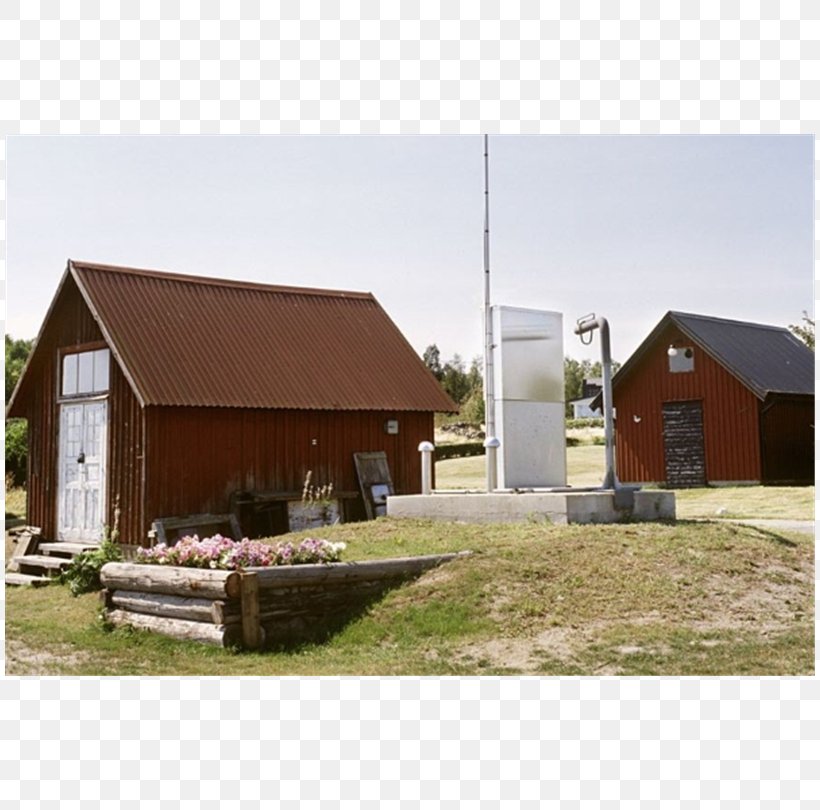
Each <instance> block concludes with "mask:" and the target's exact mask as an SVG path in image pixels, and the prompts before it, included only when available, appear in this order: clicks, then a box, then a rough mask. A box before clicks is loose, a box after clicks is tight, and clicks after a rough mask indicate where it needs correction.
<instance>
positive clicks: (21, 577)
mask: <svg viewBox="0 0 820 810" xmlns="http://www.w3.org/2000/svg"><path fill="white" fill-rule="evenodd" d="M52 581H53V580H52V579H51V578H50V577H39V576H34V575H33V574H18V573H16V572H14V571H6V585H28V586H30V587H32V588H41V587H42V586H43V585H49V584H50V583H51V582H52Z"/></svg>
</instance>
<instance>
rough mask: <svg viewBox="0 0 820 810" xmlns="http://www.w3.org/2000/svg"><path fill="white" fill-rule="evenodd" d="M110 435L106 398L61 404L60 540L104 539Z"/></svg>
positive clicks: (95, 541)
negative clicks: (106, 460)
mask: <svg viewBox="0 0 820 810" xmlns="http://www.w3.org/2000/svg"><path fill="white" fill-rule="evenodd" d="M107 438H108V403H107V402H106V401H105V400H97V401H94V402H76V403H70V404H65V405H61V406H60V481H59V493H58V504H57V519H58V524H57V534H58V537H59V539H60V540H70V541H75V542H85V543H97V542H99V541H100V540H101V539H102V528H103V522H104V519H105V455H106V448H107V444H108V442H107Z"/></svg>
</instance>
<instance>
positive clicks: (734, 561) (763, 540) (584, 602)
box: [6, 518, 814, 675]
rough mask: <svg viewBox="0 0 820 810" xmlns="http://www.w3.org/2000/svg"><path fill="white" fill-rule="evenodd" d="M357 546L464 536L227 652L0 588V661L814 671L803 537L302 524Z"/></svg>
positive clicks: (663, 529)
mask: <svg viewBox="0 0 820 810" xmlns="http://www.w3.org/2000/svg"><path fill="white" fill-rule="evenodd" d="M314 535H315V536H323V537H327V538H329V539H333V540H344V541H345V542H347V544H348V548H347V551H346V552H345V559H347V560H360V559H374V558H381V557H390V556H397V555H409V554H419V553H436V552H445V551H459V550H464V549H471V550H472V551H474V552H475V553H474V554H473V556H471V557H468V558H465V559H460V560H458V561H456V562H453V563H450V564H447V565H445V566H442V567H441V568H439V569H436V570H435V571H432V572H429V573H428V574H426V575H424V576H422V577H421V578H420V579H418V580H416V581H414V582H411V583H408V584H406V585H404V586H402V587H400V588H397V589H395V590H393V591H391V592H389V593H388V594H387V595H386V596H385V597H384V598H383V599H381V600H380V601H377V602H374V603H373V604H372V605H371V606H370V608H369V610H368V611H367V612H366V614H365V615H362V616H360V617H359V618H357V619H355V620H353V621H351V622H350V623H349V624H348V625H346V626H345V627H344V628H343V629H342V630H341V631H340V632H339V633H337V634H336V635H335V636H333V637H331V638H330V639H329V640H328V641H327V642H326V643H324V644H321V645H306V646H303V647H300V648H296V649H291V650H287V651H279V652H267V653H236V652H231V651H225V650H219V649H215V648H209V647H206V646H202V645H198V644H195V643H191V642H180V641H173V640H171V639H166V638H163V637H160V636H155V635H151V634H148V633H144V632H135V631H128V630H127V629H124V628H121V629H118V630H115V631H108V630H105V629H104V628H103V627H102V626H101V624H99V623H98V621H97V618H96V617H97V612H98V601H97V597H96V595H93V594H91V595H87V596H84V597H79V598H76V599H75V598H73V597H71V596H70V595H69V593H68V589H67V588H65V587H61V586H51V587H48V588H42V589H37V590H35V589H24V588H17V589H9V590H8V591H7V606H6V655H7V664H6V666H7V672H8V673H9V674H14V673H17V674H22V673H31V674H87V675H171V674H174V675H300V674H310V675H339V674H357V675H403V674H404V675H493V674H495V675H498V674H510V675H515V674H530V675H662V674H667V675H722V674H744V675H796V674H805V675H808V674H812V673H813V671H814V593H813V583H814V538H813V537H812V536H810V535H798V534H788V533H781V532H772V531H768V530H763V529H755V528H753V527H750V526H739V525H733V524H724V523H691V522H686V521H680V522H678V523H677V524H674V525H672V524H637V523H636V524H618V525H611V526H568V527H567V526H564V527H560V526H545V525H540V524H534V523H520V524H512V525H510V524H508V525H491V526H471V525H467V524H457V523H434V522H428V521H398V520H391V519H387V518H382V519H379V520H377V521H372V522H369V523H363V524H347V525H344V526H337V527H333V528H328V529H324V530H321V531H316V532H314Z"/></svg>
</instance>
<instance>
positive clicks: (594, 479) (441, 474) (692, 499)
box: [436, 444, 814, 520]
mask: <svg viewBox="0 0 820 810" xmlns="http://www.w3.org/2000/svg"><path fill="white" fill-rule="evenodd" d="M603 477H604V448H603V447H601V446H600V445H588V444H587V445H579V446H577V447H568V448H567V483H568V484H570V485H571V486H574V487H588V486H597V485H598V484H600V483H601V481H602V480H603ZM485 481H486V479H485V474H484V456H473V457H471V458H454V459H447V460H446V461H439V462H437V463H436V488H437V489H483V488H484V486H485ZM675 502H676V507H677V516H678V518H682V519H686V520H690V519H693V518H714V517H724V518H749V519H753V518H781V519H784V520H814V487H760V486H757V487H755V486H745V487H702V488H697V489H679V490H676V491H675Z"/></svg>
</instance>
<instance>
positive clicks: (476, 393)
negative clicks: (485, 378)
mask: <svg viewBox="0 0 820 810" xmlns="http://www.w3.org/2000/svg"><path fill="white" fill-rule="evenodd" d="M461 418H462V419H463V420H464V421H465V422H469V423H470V424H473V425H481V424H483V422H484V393H483V392H482V391H481V390H480V389H475V390H473V392H472V393H471V394H470V396H469V397H467V400H466V401H465V403H464V404H463V405H462V406H461Z"/></svg>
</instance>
